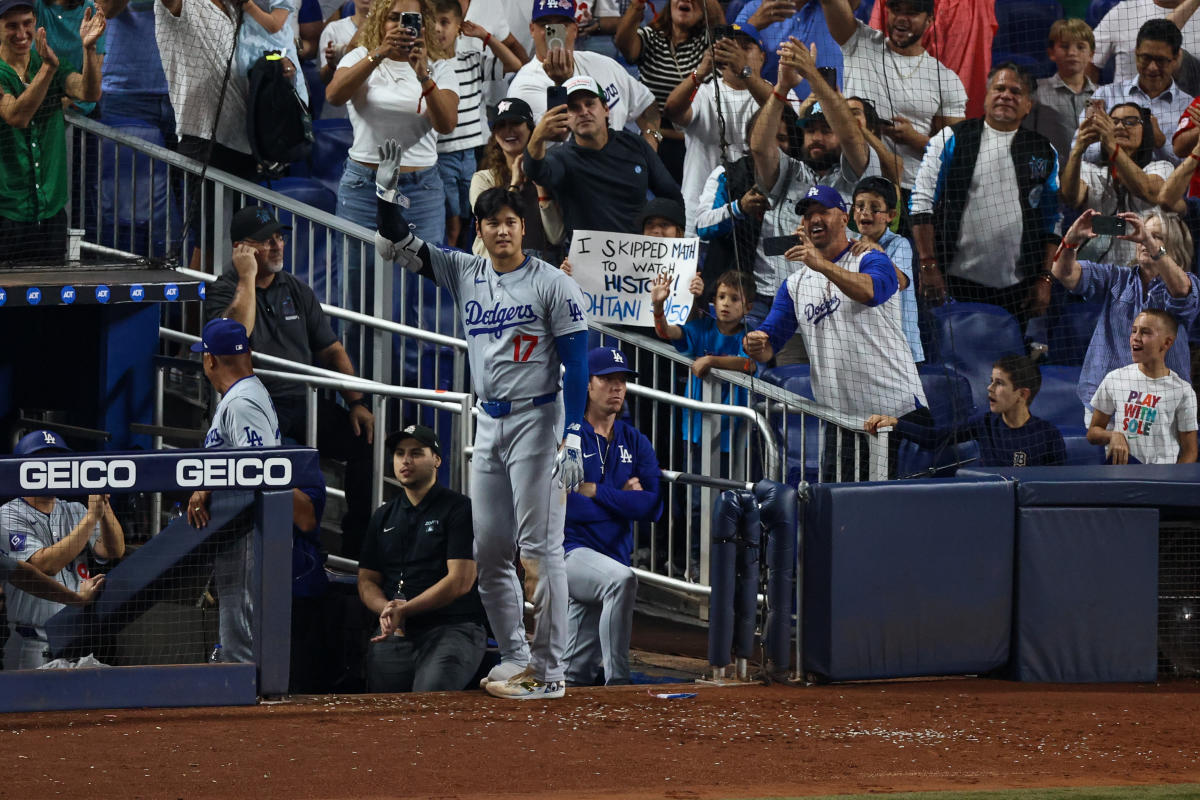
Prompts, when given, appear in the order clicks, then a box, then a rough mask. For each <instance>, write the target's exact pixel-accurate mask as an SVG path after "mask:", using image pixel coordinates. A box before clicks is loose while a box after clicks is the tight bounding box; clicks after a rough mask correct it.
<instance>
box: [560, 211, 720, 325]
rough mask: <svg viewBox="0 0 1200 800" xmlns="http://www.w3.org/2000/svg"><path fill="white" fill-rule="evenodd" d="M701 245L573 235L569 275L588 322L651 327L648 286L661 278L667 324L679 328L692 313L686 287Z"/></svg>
mask: <svg viewBox="0 0 1200 800" xmlns="http://www.w3.org/2000/svg"><path fill="white" fill-rule="evenodd" d="M699 256H700V240H699V239H696V238H694V237H693V238H691V239H660V238H658V237H656V236H637V235H634V234H632V233H610V232H608V231H575V235H574V238H573V239H572V240H571V252H570V254H569V255H568V256H567V258H568V259H569V260H570V262H571V275H572V277H574V278H575V281H576V282H577V283H578V284H579V288H581V289H582V290H583V299H584V301H585V304H586V305H585V307H584V311H585V312H586V313H587V316H588V319H589V320H592V321H594V322H604V323H611V324H617V325H642V326H645V327H649V328H652V327H654V310H653V308H652V304H651V302H650V286H651V284H652V283H653V282H654V279H655V278H656V277H658V276H659V275H661V274H663V273H666V274H668V275H671V276H672V281H671V296H670V297H668V298H667V301H666V302H665V303H664V304H663V306H664V309H665V311H666V315H667V323H668V324H671V325H683V324H684V323H685V322H687V319H688V315H689V314H691V312H692V300H694V299H695V298H693V297H692V293H691V292H689V291H688V284H689V283H691V280H692V276H693V275H695V274H696V265H697V264H698V263H699Z"/></svg>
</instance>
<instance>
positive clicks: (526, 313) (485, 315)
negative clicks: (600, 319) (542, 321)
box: [463, 300, 583, 339]
mask: <svg viewBox="0 0 1200 800" xmlns="http://www.w3.org/2000/svg"><path fill="white" fill-rule="evenodd" d="M582 313H583V312H580V315H581V316H580V318H581V319H582ZM538 319H539V317H538V315H537V312H535V311H534V310H533V306H531V305H529V304H528V303H526V304H524V305H515V306H505V305H501V304H500V303H496V305H494V306H492V307H491V308H486V309H485V308H484V307H483V304H482V303H480V302H478V301H476V300H471V301H470V302H468V303H467V304H466V305H465V306H464V307H463V325H464V326H465V327H466V329H467V333H468V334H469V335H471V336H480V335H487V334H492V335H494V336H495V337H496V338H497V339H499V338H500V334H502V333H503V332H504V331H506V330H508V329H509V328H518V327H520V326H521V325H524V324H526V323H529V322H537V321H538ZM472 325H476V326H478V327H474V328H472V327H471V326H472Z"/></svg>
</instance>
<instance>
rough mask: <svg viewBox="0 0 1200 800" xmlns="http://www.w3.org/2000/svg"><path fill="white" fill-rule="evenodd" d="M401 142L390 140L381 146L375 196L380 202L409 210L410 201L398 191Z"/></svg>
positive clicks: (376, 173) (376, 171) (376, 172)
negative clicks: (383, 201) (384, 201)
mask: <svg viewBox="0 0 1200 800" xmlns="http://www.w3.org/2000/svg"><path fill="white" fill-rule="evenodd" d="M401 156H402V152H401V149H400V142H398V141H396V140H395V139H388V140H387V141H386V142H384V143H383V144H381V145H379V167H378V168H377V169H376V170H375V196H376V197H378V198H379V199H380V200H386V201H387V202H389V203H395V204H396V205H398V206H400V207H402V208H408V206H409V200H408V198H407V197H405V196H404V195H402V194H400V193H399V192H397V191H396V186H397V185H398V184H399V183H400V158H401Z"/></svg>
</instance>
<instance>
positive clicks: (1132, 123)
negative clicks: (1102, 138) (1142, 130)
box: [1112, 117, 1142, 128]
mask: <svg viewBox="0 0 1200 800" xmlns="http://www.w3.org/2000/svg"><path fill="white" fill-rule="evenodd" d="M1112 121H1113V122H1115V123H1116V124H1118V125H1124V126H1125V127H1126V128H1137V127H1139V126H1140V125H1141V124H1142V118H1141V117H1113V118H1112Z"/></svg>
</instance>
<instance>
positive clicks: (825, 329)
mask: <svg viewBox="0 0 1200 800" xmlns="http://www.w3.org/2000/svg"><path fill="white" fill-rule="evenodd" d="M796 212H797V213H798V214H799V215H800V216H801V220H802V221H801V225H800V227H799V228H797V229H796V235H797V236H798V237H799V238H800V244H798V245H797V246H795V247H793V248H791V249H790V250H788V251H787V253H786V254H785V257H786V258H787V260H788V261H799V262H801V266H800V269H798V270H796V271H795V272H793V273H792V274H791V275H790V276H789V277H788V279H787V280H786V281H784V283H783V285H782V286H780V287H779V291H778V292H776V294H775V302H774V304H773V305H772V306H771V312H770V314H768V315H767V318H766V319H765V320H764V321H763V324H762V325H761V326H759V328H758V329H757V330H754V331H751V332H750V333H748V334H746V339H745V350H746V354H747V355H748V356H750V357H751V358H754V359H756V360H758V361H762V362H765V361H770V360H771V357H772V356H773V355H774V354H775V352H776V351H778V349H779V348H780V347H782V346H783V345H784V343H786V342H787V341H788V339H790V338H791V337H792V335H793V334H795V333H796V332H797V330H799V332H800V334H801V335H802V336H803V337H804V346H805V348H806V349H807V350H808V354H809V357H810V358H811V360H812V390H813V397H814V398H815V399H816V401H817V402H818V403H820V404H821V405H825V406H829V407H830V408H833V409H834V410H836V411H838V412H840V413H842V414H845V415H850V416H861V417H862V418H863V419H864V420H865V419H866V418H867V417H869V416H870V415H872V414H879V413H884V414H887V415H888V416H892V417H903V416H904V415H905V414H909V413H911V412H915V411H919V412H920V415H921V416H924V415H927V414H928V411H926V410H924V409H923V408H922V406H924V405H925V392H924V390H923V389H922V388H921V380H920V378H918V377H917V367H916V364H915V363H913V357H912V351H911V350H909V347H908V343H907V340H906V339H905V338H904V330H903V327H902V325H901V320H900V313H901V312H900V303H899V299H898V298H897V299H896V300H894V301H893V300H892V298H893V297H894V296H895V295H896V292H897V290H898V289H899V288H900V282H901V281H902V280H904V279H903V275H902V273H901V272H900V271H899V270H898V269H896V266H895V265H894V264H892V262H891V261H890V260H889V259H888V257H887V256H886V255H884V254H883V253H881V252H879V251H877V250H869V251H866V252H864V253H862V254H861V255H855V254H854V253H853V252H852V251H851V247H850V244H851V243H850V239H849V237H847V236H846V222H847V220H848V219H849V216H848V214H847V211H846V202H845V200H843V199H842V196H841V195H840V194H838V192H837V190H836V189H834V188H832V187H830V186H823V185H821V184H817V185H816V186H813V187H812V188H811V189H809V190H808V193H807V194H806V195H805V197H804V198H803V199H802V200H801V201H800V202H799V203H797V204H796ZM877 408H888V409H891V410H890V411H886V412H881V411H878V410H877ZM930 423H932V420H930ZM834 438H835V437H832V436H830V437H827V438H826V446H827V452H828V450H829V448H830V446H831V442H832V440H833V439H834ZM847 444H849V445H850V446H848V447H847V446H846V445H847ZM853 451H854V448H853V443H852V441H850V442H846V441H843V453H844V457H845V458H849V459H850V460H852V459H853ZM866 463H867V459H865V458H864V459H862V462H861V464H862V465H863V466H865V465H866ZM893 463H894V459H893ZM849 477H850V476H849V475H845V476H844V477H843V479H849Z"/></svg>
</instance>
